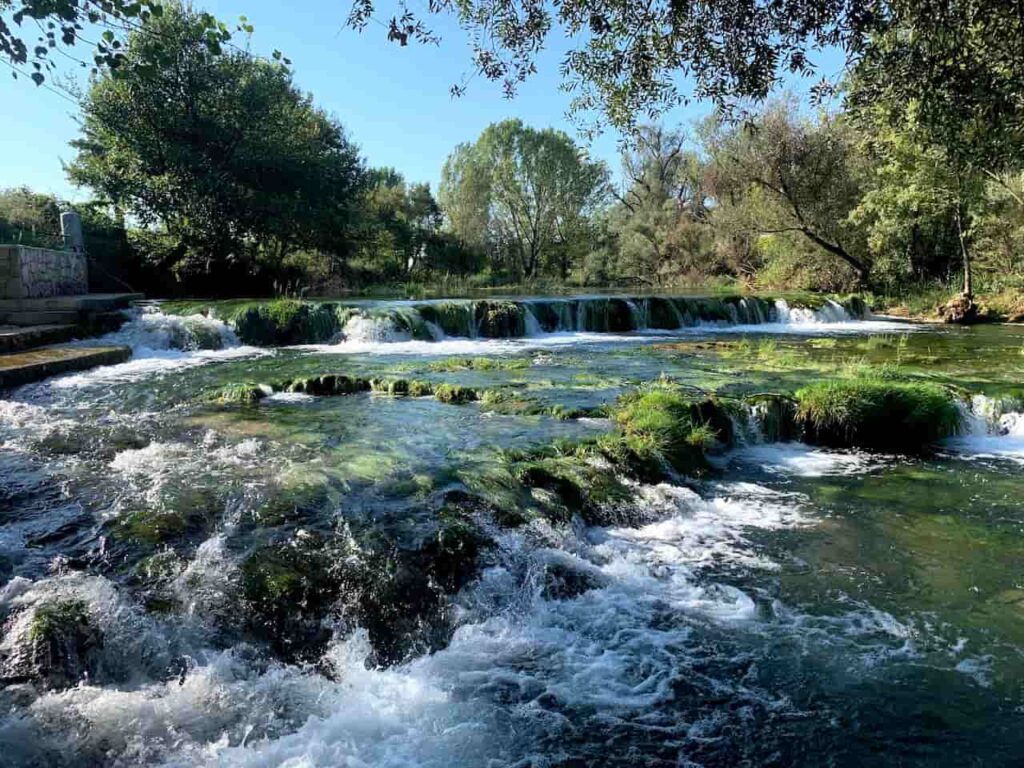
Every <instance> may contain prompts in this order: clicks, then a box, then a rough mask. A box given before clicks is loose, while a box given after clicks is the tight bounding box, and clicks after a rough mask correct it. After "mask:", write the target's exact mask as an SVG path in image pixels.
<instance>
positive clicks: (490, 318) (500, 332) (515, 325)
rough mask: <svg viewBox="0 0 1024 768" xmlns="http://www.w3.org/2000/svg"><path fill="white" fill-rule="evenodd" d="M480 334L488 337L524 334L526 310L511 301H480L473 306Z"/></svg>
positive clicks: (498, 337) (507, 336) (496, 337)
mask: <svg viewBox="0 0 1024 768" xmlns="http://www.w3.org/2000/svg"><path fill="white" fill-rule="evenodd" d="M475 313H476V321H477V328H479V331H480V335H481V336H486V337H487V338H490V339H502V338H514V337H519V336H525V335H526V310H525V309H524V308H523V306H522V304H517V303H515V302H512V301H480V302H477V303H476V306H475Z"/></svg>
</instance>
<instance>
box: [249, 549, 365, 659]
mask: <svg viewBox="0 0 1024 768" xmlns="http://www.w3.org/2000/svg"><path fill="white" fill-rule="evenodd" d="M347 554H348V552H347V551H346V548H345V547H341V548H339V545H338V542H336V541H329V540H325V539H324V538H322V537H321V536H317V535H315V534H310V533H300V534H298V535H297V536H296V537H295V538H293V539H291V540H289V541H287V542H284V543H280V544H270V545H267V546H264V547H261V548H259V549H257V550H256V551H254V552H253V553H252V554H250V555H249V556H248V557H247V558H246V559H245V561H244V562H243V563H242V566H241V578H240V585H241V592H242V598H243V601H244V606H245V611H246V619H247V624H248V626H249V629H250V631H251V632H252V633H253V634H254V635H256V636H257V637H258V638H259V639H261V640H263V641H264V642H266V643H267V644H268V645H270V647H271V648H273V649H274V650H275V651H276V652H277V653H278V654H279V655H281V656H282V657H284V658H285V659H289V660H295V659H303V658H315V657H316V656H317V655H319V653H320V652H321V651H322V649H323V647H324V645H325V644H326V642H327V640H328V639H329V638H330V629H329V627H327V626H326V625H325V619H326V618H327V616H328V614H329V613H330V612H331V611H332V610H333V609H334V608H335V607H336V603H337V602H338V600H339V598H340V597H341V596H342V593H343V590H344V585H345V581H346V576H347V575H348V574H347V570H346V567H345V565H346V563H345V557H346V555H347Z"/></svg>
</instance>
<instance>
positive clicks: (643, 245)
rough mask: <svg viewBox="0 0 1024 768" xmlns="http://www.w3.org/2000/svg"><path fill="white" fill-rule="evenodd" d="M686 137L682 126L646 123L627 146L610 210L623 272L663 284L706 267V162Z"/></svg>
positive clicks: (618, 268)
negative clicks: (621, 181)
mask: <svg viewBox="0 0 1024 768" xmlns="http://www.w3.org/2000/svg"><path fill="white" fill-rule="evenodd" d="M687 141H688V137H687V136H686V134H685V133H683V132H682V131H670V130H666V129H664V128H661V127H659V126H644V127H642V128H640V129H639V130H638V131H637V133H636V135H635V141H634V143H633V145H632V146H630V147H627V148H626V149H625V150H624V151H623V154H622V176H623V179H624V184H623V189H622V191H621V192H619V193H616V195H615V197H616V199H617V200H618V205H616V206H615V208H614V209H613V210H612V212H611V214H610V216H609V219H610V222H609V223H610V226H611V230H612V233H613V234H614V236H615V238H616V245H617V255H616V258H615V271H616V272H617V274H618V275H619V276H620V277H622V278H625V279H628V280H631V281H634V282H639V283H645V284H648V285H661V284H663V283H664V282H666V281H671V280H673V279H678V278H679V277H680V275H681V274H683V273H684V272H686V271H691V270H693V269H699V270H701V271H703V272H704V273H705V274H706V273H707V267H709V266H710V264H708V263H707V262H708V260H709V259H710V258H711V248H710V242H709V239H708V235H709V232H708V227H707V217H708V209H707V202H708V199H707V195H706V193H705V189H704V165H703V163H702V162H701V160H700V158H699V156H698V155H697V153H696V152H695V151H693V150H688V149H687V148H686V144H687Z"/></svg>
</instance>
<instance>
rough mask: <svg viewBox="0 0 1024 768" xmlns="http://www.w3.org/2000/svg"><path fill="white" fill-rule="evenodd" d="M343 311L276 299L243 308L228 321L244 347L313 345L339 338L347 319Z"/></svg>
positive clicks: (333, 306)
mask: <svg viewBox="0 0 1024 768" xmlns="http://www.w3.org/2000/svg"><path fill="white" fill-rule="evenodd" d="M345 309H346V308H342V307H339V306H338V305H336V304H331V303H326V304H320V303H312V302H306V301H299V300H297V299H275V300H273V301H266V302H260V303H257V304H252V305H249V306H246V307H242V308H241V309H239V310H238V311H237V312H236V313H235V314H234V316H233V317H231V318H230V321H231V324H232V325H233V326H234V329H235V333H236V334H237V335H238V338H239V339H240V340H241V341H242V342H243V343H245V344H254V345H257V346H287V345H292V344H316V343H321V342H326V341H330V340H331V339H332V338H334V337H335V336H337V335H338V333H339V332H340V331H341V326H342V322H343V320H344V319H345V318H346V312H345Z"/></svg>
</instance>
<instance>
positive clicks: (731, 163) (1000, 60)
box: [0, 0, 1024, 319]
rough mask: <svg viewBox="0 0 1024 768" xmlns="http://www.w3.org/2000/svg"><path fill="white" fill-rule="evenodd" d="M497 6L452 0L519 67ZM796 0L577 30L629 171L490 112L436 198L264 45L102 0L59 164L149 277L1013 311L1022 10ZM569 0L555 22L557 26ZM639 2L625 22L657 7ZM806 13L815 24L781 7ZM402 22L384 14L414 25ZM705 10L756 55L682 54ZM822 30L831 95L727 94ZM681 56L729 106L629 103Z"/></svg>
mask: <svg viewBox="0 0 1024 768" xmlns="http://www.w3.org/2000/svg"><path fill="white" fill-rule="evenodd" d="M502 5H503V3H502V2H494V3H486V4H484V3H481V4H478V6H479V7H478V6H477V5H473V4H471V5H470V6H466V10H464V11H460V13H462V14H463V18H462V21H463V23H465V24H467V25H469V26H471V27H472V26H474V25H483V26H484V27H485V28H487V31H488V32H489V33H490V34H491V35H492V37H494V41H495V42H496V44H497V45H498V48H497V50H498V52H499V60H500V61H501V62H504V64H501V65H499V64H498V63H497V62H495V63H494V67H496V68H495V69H486V68H485V73H486V74H487V75H488V76H490V77H499V79H502V78H507V77H510V76H512V80H513V81H515V80H516V79H518V75H515V73H519V74H520V75H522V76H525V75H527V74H528V73H529V66H528V62H529V60H530V58H531V50H532V49H531V48H530V47H529V45H530V41H531V40H534V39H535V38H537V36H538V35H540V36H543V35H544V34H546V33H547V32H546V30H542V29H539V28H538V29H533V28H530V27H529V26H528V25H527V26H524V27H522V28H520V27H517V25H515V24H510V25H509V29H502V30H496V29H493V28H491V27H489V26H488V24H487V23H486V22H483V21H481V18H482V17H478V16H476V15H474V14H475V13H476V12H477V11H481V12H482V11H483V10H485V9H487V8H492V6H493V8H498V7H500V6H502ZM585 5H586V7H587V9H589V11H590V12H591V22H590V27H591V33H592V35H593V40H594V41H595V45H596V41H600V40H604V41H605V42H606V43H610V42H615V43H616V45H618V44H619V43H621V44H622V45H625V46H626V47H625V49H623V50H625V51H633V52H634V53H635V52H636V51H634V50H633V49H634V48H637V47H638V46H639V47H641V48H642V47H643V43H642V42H640V41H638V40H635V39H634V40H633V41H632V42H629V41H627V40H622V39H620V38H621V35H619V33H618V32H616V30H617V29H618V27H617V26H616V25H615V24H614V23H613V20H614V18H615V17H616V13H617V11H615V10H614V9H609V8H607V7H605V6H604V4H601V3H588V4H585ZM798 5H799V4H798ZM814 5H815V4H813V3H811V4H809V6H808V8H807V9H802V6H799V7H797V6H793V7H789V6H787V8H786V9H785V11H784V12H782V15H774V14H769V16H770V17H771V18H770V21H771V24H768V25H767V26H759V25H758V24H756V23H755V22H756V19H757V18H760V16H759V15H758V14H762V13H767V10H765V9H763V8H761V5H760V4H756V13H754V16H753V17H751V18H747V19H744V18H732V16H731V15H730V13H731V12H730V11H729V9H728V7H727V6H726V4H719V3H710V4H707V7H706V8H705V10H704V12H703V14H701V15H699V19H698V18H697V17H694V18H692V19H691V18H685V19H682V18H675V17H674V18H673V19H672V20H671V23H670V24H669V28H670V29H671V34H670V35H669V37H668V38H667V39H668V41H669V42H671V43H672V45H671V46H670V48H672V50H664V51H660V52H658V53H657V56H656V61H657V64H656V66H654V67H653V69H651V70H650V71H649V72H647V73H646V74H645V73H643V72H640V71H637V70H635V68H632V67H630V66H627V65H625V64H622V63H621V62H620V64H619V65H618V66H619V67H620V68H619V69H615V67H613V66H612V60H611V59H609V58H608V57H609V56H610V55H611V54H610V53H609V50H618V48H615V47H614V46H613V48H612V49H609V50H605V49H601V48H600V47H594V45H589V44H588V45H587V46H585V47H584V54H581V58H577V59H573V61H572V64H571V66H569V67H568V72H569V74H570V75H571V76H573V77H578V78H583V79H585V80H587V82H588V84H589V88H588V89H584V91H582V93H584V94H588V93H589V94H590V98H591V102H590V106H591V107H593V108H602V109H603V110H604V111H605V114H606V117H608V118H609V119H610V120H611V121H612V122H613V123H615V124H617V125H618V126H619V127H623V128H627V129H628V133H627V134H626V135H627V137H628V140H627V141H626V142H624V150H623V154H622V158H621V172H620V173H618V174H612V173H611V171H610V169H608V168H607V167H605V165H604V164H603V163H600V162H595V161H594V160H593V159H591V158H590V157H588V155H587V154H586V151H585V150H584V149H583V148H582V147H580V146H578V145H577V144H576V143H575V142H574V141H573V139H571V138H570V137H569V136H568V135H566V134H564V133H562V132H559V131H555V130H552V129H544V128H534V127H530V126H526V125H523V124H522V123H521V122H520V121H518V120H507V121H503V122H500V123H497V124H494V125H492V126H490V127H488V128H487V129H486V130H485V131H484V132H483V134H482V135H481V136H480V138H479V139H478V140H477V141H475V142H473V143H470V144H465V145H460V146H458V147H455V148H454V150H453V152H452V154H451V155H450V157H449V159H448V161H447V162H446V163H445V166H444V169H443V173H442V182H441V185H440V189H439V190H438V194H437V196H436V197H435V195H434V193H433V191H432V190H431V189H430V188H429V186H428V185H426V184H416V183H410V182H408V181H407V180H406V179H404V178H403V177H402V175H401V173H400V172H398V171H397V170H394V169H389V168H383V169H373V168H370V167H369V166H368V165H367V162H366V160H365V159H364V158H362V157H360V156H359V154H358V152H357V150H356V148H355V144H354V143H353V140H352V139H350V138H349V137H348V136H347V135H346V133H345V131H344V129H343V127H342V126H341V124H340V123H339V122H338V121H337V120H336V119H335V118H333V117H330V116H328V115H326V114H325V113H324V112H323V111H322V110H320V109H318V108H317V107H316V105H315V103H314V100H313V97H312V96H310V95H307V94H303V93H302V92H301V91H300V90H299V89H298V88H297V86H296V85H295V84H294V82H293V79H292V73H291V71H290V69H289V67H288V64H287V62H286V60H284V59H283V57H275V58H274V60H272V61H266V60H262V59H259V58H256V57H253V56H251V55H250V54H248V53H245V52H243V51H241V49H239V48H237V47H235V46H234V45H233V44H231V43H230V36H231V33H230V32H229V31H228V30H227V28H226V27H224V25H222V24H219V23H217V22H216V20H214V19H211V17H209V15H208V14H205V13H201V12H198V11H193V10H191V9H185V8H183V7H180V6H177V5H173V4H170V5H167V4H165V5H163V6H161V10H160V12H159V13H154V12H153V9H154V6H152V5H151V4H143V6H142V7H141V8H140V9H136V8H135V7H134V6H131V7H129V8H128V9H127V10H125V9H123V8H121V7H120V5H118V4H113V5H112V8H113V9H114V11H115V12H122V13H130V14H133V13H136V12H138V13H141V14H142V15H143V16H144V18H143V19H142V20H141V21H139V22H138V23H134V24H130V25H129V27H130V31H129V32H128V33H127V34H126V35H125V36H124V42H123V44H122V43H121V38H116V37H115V39H114V40H113V41H110V46H111V47H110V49H109V50H108V51H107V53H108V54H109V56H113V57H114V59H115V60H116V61H115V62H111V61H106V60H103V59H102V57H97V64H98V66H99V68H98V70H97V73H96V74H95V75H94V77H93V80H92V82H91V86H90V88H89V90H88V92H87V93H86V95H85V96H84V97H83V99H82V137H81V138H80V139H79V140H78V141H76V142H75V147H76V149H77V151H78V155H77V158H76V159H75V160H74V162H73V163H72V164H71V165H70V167H69V174H70V176H71V178H72V180H73V181H75V182H77V183H79V184H81V185H84V186H86V187H88V188H89V189H91V190H92V191H93V193H94V194H95V202H94V203H92V204H90V206H89V210H90V216H91V217H92V219H91V221H90V222H88V224H89V225H90V226H89V228H93V229H94V230H95V231H97V232H98V231H103V232H106V233H108V234H109V233H114V235H113V236H112V237H107V239H108V240H109V241H110V244H109V247H110V248H114V249H116V250H117V252H118V253H119V254H120V255H119V256H118V258H117V259H116V260H114V261H115V262H116V263H117V264H119V265H121V269H122V274H124V275H125V276H126V277H127V279H128V281H129V282H132V283H133V284H135V285H136V287H138V288H140V289H142V290H145V291H147V292H149V293H151V294H154V295H173V294H178V295H182V294H214V295H228V294H232V295H239V294H249V295H267V294H277V295H282V294H286V295H295V294H302V293H319V294H332V293H339V292H344V291H349V290H365V289H369V288H373V287H374V286H385V287H387V288H391V289H394V288H396V287H398V286H405V287H408V286H409V285H410V284H420V285H428V286H429V285H438V286H447V287H449V288H452V287H459V288H472V287H488V286H495V285H506V286H507V285H513V284H525V283H530V284H533V285H534V286H542V287H545V288H550V287H556V286H564V285H592V286H598V285H617V286H626V285H634V286H646V287H651V288H663V287H671V286H674V285H681V284H686V285H697V284H700V285H707V284H715V283H729V284H733V283H742V284H743V285H744V286H747V287H754V288H787V289H810V290H825V291H845V290H853V289H856V290H865V289H869V290H873V291H874V292H876V293H879V294H885V295H888V296H894V297H908V296H919V295H922V294H923V295H926V296H927V297H928V298H927V299H926V303H930V304H931V305H932V307H934V305H935V304H937V303H939V302H940V300H944V299H945V298H948V297H949V295H950V294H952V293H955V292H959V293H962V294H963V295H964V296H965V297H966V299H965V301H964V302H963V303H962V305H960V306H959V307H954V308H952V309H951V312H952V313H953V314H959V315H961V316H964V317H965V319H975V318H977V317H979V316H983V315H984V313H985V311H986V310H985V308H983V307H978V306H975V305H973V304H972V303H971V299H973V297H974V295H975V294H977V293H983V294H986V297H987V299H989V300H995V301H996V304H997V305H998V307H997V308H998V309H1000V310H1001V311H1002V313H1003V314H1004V315H1015V314H1021V313H1022V312H1024V306H1021V304H1020V299H1019V295H1020V288H1021V284H1022V282H1024V264H1022V259H1024V153H1022V150H1021V148H1022V146H1024V145H1022V143H1021V142H1022V141H1024V128H1022V119H1021V107H1020V104H1021V103H1022V98H1024V79H1022V78H1021V76H1020V75H1021V68H1022V66H1024V62H1022V58H1024V57H1022V56H1021V55H1020V52H1019V51H1017V50H1016V48H1014V45H1015V44H1014V43H1011V42H1007V41H1011V40H1014V39H1020V36H1019V35H1018V34H1017V32H1019V31H1020V30H1019V25H1020V21H1019V19H1017V17H1016V16H1015V15H1014V14H1013V13H1010V12H1009V9H1007V8H1005V7H1003V6H1002V5H1001V4H992V3H985V2H981V0H971V1H968V0H955V2H954V0H948V2H940V3H938V4H937V5H936V4H929V3H925V2H904V3H895V4H892V5H884V4H883V6H880V7H879V8H878V9H876V10H877V11H878V13H875V14H874V15H872V14H868V13H866V9H867V7H866V6H863V7H862V4H860V3H857V2H847V3H832V4H827V3H826V4H821V5H822V7H821V8H818V9H817V11H818V12H819V13H817V14H811V13H810V10H812V9H811V8H810V6H814ZM933 5H934V7H932V6H933ZM997 5H998V6H999V7H996V6H997ZM989 6H992V7H989ZM445 7H446V6H445V5H444V4H441V5H440V6H439V9H441V10H443V9H444V8H445ZM571 7H573V8H577V9H579V8H582V7H583V6H582V5H581V4H572V6H571ZM360 8H362V6H357V13H356V15H355V16H354V20H355V21H358V18H359V12H360ZM367 8H368V6H367ZM569 8H570V6H565V8H564V9H563V11H560V14H562V15H561V16H560V17H559V21H561V23H563V24H564V25H566V26H567V27H568V28H570V30H571V29H574V28H576V27H577V26H578V25H579V21H578V20H575V21H574V20H573V18H575V17H573V18H569V17H564V14H566V13H568V14H569V15H570V16H572V13H574V12H570V11H569ZM118 9H120V10H118ZM474 9H475V10H474ZM36 10H37V11H39V12H40V13H42V12H43V10H41V9H36ZM363 10H366V9H365V8H364V9H363ZM649 11H650V14H652V15H651V16H650V17H648V16H644V15H643V14H640V15H639V16H638V17H637V18H635V19H632V21H631V23H632V24H635V25H638V28H639V29H646V28H647V26H646V25H651V24H653V25H655V26H657V25H658V24H660V22H659V21H658V18H657V13H658V11H657V8H656V7H654V6H652V8H651V9H649ZM805 11H806V13H805ZM79 12H80V11H79ZM467 13H468V14H470V16H466V15H465V14H467ZM547 13H548V12H547V11H546V10H545V11H543V12H542V14H541V15H542V16H543V17H545V18H546V15H545V14H547ZM29 15H30V16H32V14H29ZM32 17H33V18H35V16H32ZM804 17H806V18H811V19H814V21H813V23H809V24H804V25H798V24H796V23H795V22H796V21H797V20H799V19H801V18H804ZM766 18H767V17H766ZM698 21H700V22H701V23H702V24H707V23H708V22H712V21H713V22H715V23H714V24H710V26H708V27H707V29H704V28H703V27H702V28H701V29H696V27H695V25H696V24H697V22H698ZM726 22H728V24H726ZM72 23H77V22H74V20H73V19H72ZM403 23H404V22H403ZM408 24H411V26H408V25H406V26H403V24H402V23H400V24H398V25H397V26H396V27H395V29H397V30H398V31H399V32H401V33H402V34H406V35H412V36H413V37H415V36H417V35H419V34H420V33H424V34H425V28H423V27H422V25H420V24H419V23H418V22H416V20H408ZM595 24H596V25H597V26H596V27H595V26H594V25H595ZM609 24H610V25H611V26H607V25H609ZM722 25H725V26H724V27H722ZM719 27H722V28H723V29H727V30H728V31H729V33H730V39H732V38H740V37H743V34H744V33H745V32H749V31H751V29H754V28H756V29H758V30H760V32H762V33H765V34H767V35H768V40H767V41H765V44H764V46H763V47H762V46H755V49H756V50H755V51H754V52H755V53H756V55H755V56H753V57H752V58H750V59H749V62H750V63H749V66H745V67H739V66H738V64H737V61H738V59H736V57H740V58H743V53H744V51H745V50H747V48H746V46H748V45H754V43H755V42H756V40H758V39H760V38H759V37H758V36H757V35H753V36H752V37H750V38H749V39H748V40H747V42H746V43H744V44H742V45H739V44H738V48H737V49H736V50H733V49H732V48H730V47H729V46H726V48H728V51H727V55H723V56H720V57H717V58H712V59H711V60H708V61H705V62H703V63H701V64H700V65H699V66H698V65H697V63H696V61H695V55H694V52H693V50H691V49H689V48H686V47H685V45H684V43H688V44H690V45H697V46H698V48H700V46H702V45H703V46H704V47H705V48H706V45H705V44H710V39H711V38H710V36H711V35H712V33H713V30H714V29H717V28H719ZM242 28H243V29H248V28H247V25H244V24H243V27H242ZM513 28H514V29H513ZM769 33H771V34H769ZM925 33H927V34H925ZM762 36H763V35H762ZM821 42H832V43H835V42H845V43H846V44H847V45H848V46H849V47H850V49H851V52H855V53H857V57H856V59H855V61H854V65H853V66H852V68H851V70H850V72H849V77H848V78H847V79H846V80H845V81H844V82H843V83H842V84H841V92H842V95H843V97H844V98H843V100H842V106H841V107H840V108H834V109H831V110H823V109H819V108H817V107H811V106H808V105H806V104H802V103H800V102H798V101H797V100H795V99H794V98H792V97H787V96H781V97H774V98H771V99H769V100H768V101H762V102H758V104H759V105H758V106H754V107H749V106H745V108H744V110H743V111H742V114H743V119H736V114H737V112H736V110H735V109H733V108H734V107H735V106H736V105H737V103H738V102H736V101H735V99H737V98H740V97H750V96H754V97H757V98H761V97H765V96H767V95H768V93H769V90H770V87H771V86H772V85H773V84H775V82H776V81H777V79H778V76H779V69H778V65H779V63H780V60H779V58H778V56H775V54H780V53H782V52H785V57H783V59H784V60H782V63H785V64H787V65H788V66H789V67H790V68H793V69H801V68H802V66H803V62H804V53H805V52H806V51H807V45H808V44H811V43H821ZM114 43H117V45H116V47H115V46H114ZM524 45H525V46H527V47H526V48H523V47H521V46H524ZM504 54H507V56H505V55H504ZM8 55H10V51H8ZM40 55H41V54H40ZM734 59H736V60H734ZM23 60H24V59H23ZM517 61H519V63H518V64H516V63H515V62H517ZM520 65H522V66H524V67H526V68H525V69H522V70H520V69H519V68H518V67H519V66H520ZM608 67H612V69H608ZM673 70H682V71H691V72H692V74H694V75H695V76H696V79H697V92H698V95H703V96H708V97H712V98H714V99H716V100H717V101H718V102H719V104H720V106H721V109H720V110H719V111H718V112H717V113H716V115H715V116H713V117H712V118H710V119H708V120H706V121H705V122H704V123H703V124H701V125H698V126H689V127H672V126H665V125H657V124H654V123H651V124H642V123H640V122H638V121H639V120H640V119H641V118H642V117H643V116H644V114H647V115H648V117H649V116H650V115H655V116H657V115H659V114H661V112H662V109H663V108H664V107H665V106H670V105H671V104H672V103H676V102H677V101H678V99H679V98H681V97H680V95H679V94H678V93H677V92H675V90H674V89H672V88H669V89H659V88H658V87H656V86H657V83H658V82H660V81H659V79H658V77H659V74H658V73H667V72H669V71H673ZM730 73H731V76H729V75H730ZM513 75H514V76H513ZM513 84H514V83H513ZM598 97H600V98H598ZM355 138H358V137H355ZM613 178H614V179H615V181H613ZM59 205H60V203H59V201H55V200H46V199H42V198H39V197H36V196H33V195H31V194H30V193H29V192H27V191H24V190H12V191H9V192H8V193H6V194H5V195H4V196H3V197H2V198H0V235H2V237H0V239H7V240H10V239H25V238H31V237H35V236H37V235H36V234H34V233H39V232H50V231H52V230H53V226H52V219H53V212H54V211H56V210H57V209H58V207H59ZM118 222H124V223H125V224H124V225H123V226H121V225H119V224H118ZM126 230H127V231H126ZM91 250H92V254H93V256H94V257H100V258H103V255H104V253H105V252H106V248H104V247H101V246H100V245H99V244H97V245H96V246H95V247H93V248H92V249H91ZM106 258H107V260H108V261H110V258H109V257H106ZM127 262H131V263H130V264H128V263H127ZM921 308H923V306H922V307H921Z"/></svg>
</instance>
